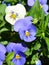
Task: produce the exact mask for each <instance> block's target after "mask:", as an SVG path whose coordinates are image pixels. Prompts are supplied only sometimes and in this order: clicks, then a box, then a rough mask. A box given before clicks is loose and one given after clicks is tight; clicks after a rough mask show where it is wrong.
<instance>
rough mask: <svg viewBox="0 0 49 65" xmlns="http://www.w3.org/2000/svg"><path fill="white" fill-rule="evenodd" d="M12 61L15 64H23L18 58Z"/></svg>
mask: <svg viewBox="0 0 49 65" xmlns="http://www.w3.org/2000/svg"><path fill="white" fill-rule="evenodd" d="M12 62H13V63H14V64H15V65H22V64H21V62H20V60H16V59H15V58H14V59H13V60H12Z"/></svg>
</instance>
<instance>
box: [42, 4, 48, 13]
mask: <svg viewBox="0 0 49 65" xmlns="http://www.w3.org/2000/svg"><path fill="white" fill-rule="evenodd" d="M43 9H44V12H47V11H48V5H47V4H44V5H43Z"/></svg>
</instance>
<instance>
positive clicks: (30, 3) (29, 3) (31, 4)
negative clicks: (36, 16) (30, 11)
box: [27, 0, 35, 6]
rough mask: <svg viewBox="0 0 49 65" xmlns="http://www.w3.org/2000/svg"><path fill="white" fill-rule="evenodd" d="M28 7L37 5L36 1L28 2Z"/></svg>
mask: <svg viewBox="0 0 49 65" xmlns="http://www.w3.org/2000/svg"><path fill="white" fill-rule="evenodd" d="M27 3H28V6H33V5H34V3H35V0H27Z"/></svg>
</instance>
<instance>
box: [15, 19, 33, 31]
mask: <svg viewBox="0 0 49 65" xmlns="http://www.w3.org/2000/svg"><path fill="white" fill-rule="evenodd" d="M30 24H32V22H31V21H30V20H27V19H21V20H18V21H17V22H16V23H15V25H14V30H15V31H16V32H18V31H19V30H20V29H22V30H24V29H26V26H28V25H30Z"/></svg>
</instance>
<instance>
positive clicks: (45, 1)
mask: <svg viewBox="0 0 49 65" xmlns="http://www.w3.org/2000/svg"><path fill="white" fill-rule="evenodd" d="M39 2H40V4H42V5H43V4H46V3H47V0H39Z"/></svg>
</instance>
